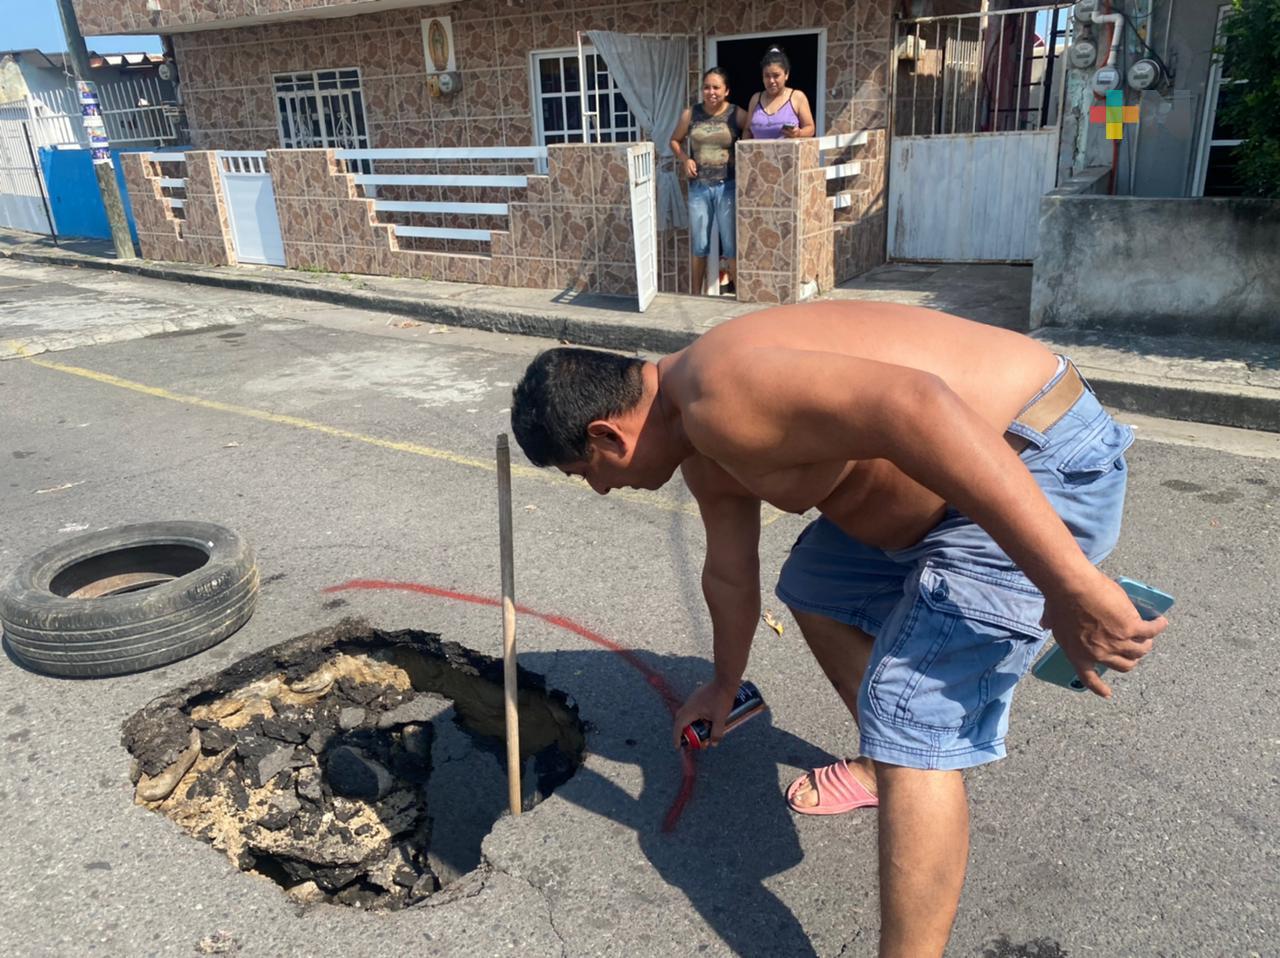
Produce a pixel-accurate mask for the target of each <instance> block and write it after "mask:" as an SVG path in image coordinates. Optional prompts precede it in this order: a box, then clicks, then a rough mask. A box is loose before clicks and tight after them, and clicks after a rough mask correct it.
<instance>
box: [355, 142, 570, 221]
mask: <svg viewBox="0 0 1280 958" xmlns="http://www.w3.org/2000/svg"><path fill="white" fill-rule="evenodd" d="M334 156H335V157H337V159H339V160H343V161H345V162H346V164H347V168H348V170H349V171H351V172H354V173H355V174H356V177H355V181H356V184H357V185H359V186H361V187H363V188H364V190H365V195H366V196H374V197H376V198H375V200H374V210H375V211H376V212H377V213H389V214H392V216H391V222H392V223H393V224H394V225H395V234H396V236H398V237H403V238H410V237H412V238H416V239H424V240H444V241H453V242H458V241H462V242H476V243H487V242H489V240H490V238H491V235H492V232H493V231H492V229H490V228H485V227H482V226H481V225H480V223H481V221H484V222H486V223H487V222H490V218H491V217H506V216H507V214H508V210H509V204H508V202H507V200H508V199H509V195H510V194H509V191H511V190H523V189H524V188H525V187H526V186H527V185H528V182H529V176H530V175H531V174H532V173H533V172H534V171H533V169H532V168H531V167H532V164H533V163H534V162H536V161H540V160H541V161H545V160H546V158H547V148H546V147H545V146H498V147H471V148H468V147H442V148H438V149H406V150H396V149H389V150H336V151H335V152H334ZM459 164H465V165H466V167H470V168H474V167H476V166H485V167H488V168H489V169H490V170H494V169H496V168H503V171H502V172H483V173H471V172H456V170H457V169H458V166H459ZM388 166H391V167H392V168H394V169H395V170H396V172H382V170H383V169H385V168H387V167H388ZM424 167H425V168H427V169H432V170H437V171H438V170H446V171H445V172H429V173H428V172H408V170H411V169H417V170H421V169H423V168H424ZM466 167H464V168H466ZM520 167H524V168H525V171H524V172H510V170H511V169H518V168H520ZM401 170H404V171H405V172H400V171H401ZM366 171H371V172H366ZM457 190H466V191H468V192H466V193H456V192H454V191H457ZM476 191H478V192H476ZM424 192H425V193H426V194H427V195H428V196H430V199H418V198H416V197H417V196H421V195H422V194H423V193H424ZM387 194H390V195H387ZM408 196H413V197H415V198H412V199H408V198H404V197H408ZM458 196H466V197H468V198H467V199H466V200H462V199H456V198H455V197H458ZM423 219H426V220H428V221H430V220H435V221H436V222H440V221H443V223H444V224H445V225H432V226H424V225H419V224H420V221H421V220H423ZM379 220H380V221H382V222H385V220H384V219H383V218H382V217H379ZM406 221H407V222H406Z"/></svg>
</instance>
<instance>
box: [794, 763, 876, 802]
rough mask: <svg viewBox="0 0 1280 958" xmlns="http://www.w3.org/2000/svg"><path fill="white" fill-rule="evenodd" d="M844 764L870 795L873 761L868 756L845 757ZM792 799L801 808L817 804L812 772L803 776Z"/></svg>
mask: <svg viewBox="0 0 1280 958" xmlns="http://www.w3.org/2000/svg"><path fill="white" fill-rule="evenodd" d="M845 765H847V766H848V767H849V771H850V772H851V773H852V774H853V777H854V778H856V779H857V780H858V782H859V783H860V784H861V785H862V786H863V787H864V788H866V790H867V791H869V792H870V793H871V794H872V795H876V794H878V793H877V792H876V767H875V763H873V762H872V761H871V759H869V758H850V759H845ZM794 800H795V803H796V805H798V806H799V807H801V808H813V807H814V806H815V805H817V804H818V792H817V789H815V788H814V787H813V773H812V772H810V773H809V774H808V775H806V776H805V778H804V782H803V783H802V784H801V785H800V787H799V788H797V789H796V791H795V795H794Z"/></svg>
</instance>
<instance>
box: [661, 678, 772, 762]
mask: <svg viewBox="0 0 1280 958" xmlns="http://www.w3.org/2000/svg"><path fill="white" fill-rule="evenodd" d="M766 708H768V706H766V705H765V704H764V696H763V695H761V694H760V690H759V689H758V688H756V686H755V683H754V682H743V683H742V684H741V685H739V686H738V694H737V695H735V696H734V697H733V705H732V706H731V707H730V709H729V717H728V718H727V719H726V720H725V723H724V730H725V732H726V733H727V732H732V731H733V730H734V729H735V728H737V727H738V726H739V725H741V724H742V723H743V722H745V721H746V720H747V719H749V718H751V717H753V716H755V715H759V714H760V713H761V712H763V711H764V710H765V709H766ZM680 737H681V744H682V745H683V746H684V747H685V748H687V749H692V750H694V751H697V750H698V749H704V748H708V747H710V745H711V723H710V722H708V721H706V720H705V719H698V721H696V722H693V723H690V724H689V725H686V726H685V727H684V732H682V733H681V736H680Z"/></svg>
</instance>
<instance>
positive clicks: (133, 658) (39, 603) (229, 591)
mask: <svg viewBox="0 0 1280 958" xmlns="http://www.w3.org/2000/svg"><path fill="white" fill-rule="evenodd" d="M257 598H258V570H257V566H256V565H255V564H254V557H253V549H252V548H251V547H250V545H249V543H248V542H246V541H245V539H244V538H243V537H241V536H240V535H238V534H237V533H235V532H233V531H231V530H230V529H226V528H223V527H222V526H217V525H213V524H212V523H208V522H146V523H141V524H139V525H132V526H121V527H118V528H115V529H106V530H103V531H101V532H92V533H89V534H88V535H84V536H78V537H77V538H75V539H71V540H68V541H66V542H61V543H58V544H57V545H55V546H51V547H50V548H48V549H45V550H44V551H43V552H41V553H39V554H38V555H35V556H33V557H32V558H30V559H28V560H27V561H26V562H25V563H23V564H22V565H21V566H19V567H18V569H17V570H15V571H14V573H13V574H12V575H11V576H9V578H8V579H7V580H6V581H5V582H4V584H3V586H0V625H2V626H3V628H4V638H5V641H6V643H7V645H8V647H9V652H10V655H11V656H12V657H13V658H14V659H15V660H16V661H17V662H18V663H19V664H21V665H23V666H25V667H27V668H30V669H32V670H34V671H37V672H43V673H45V674H47V675H60V676H67V677H79V678H89V677H102V676H109V675H126V674H128V673H130V672H140V671H143V670H144V669H151V668H155V667H157V666H160V665H165V664H167V663H169V662H176V661H177V660H178V659H184V658H186V657H187V656H189V655H195V654H196V653H197V652H202V651H204V650H205V649H207V648H209V647H210V646H213V645H216V644H217V643H219V642H221V641H222V640H223V639H225V638H226V637H227V636H229V635H231V634H232V633H233V632H235V631H236V630H237V629H238V628H240V626H242V625H244V623H245V622H247V621H248V619H249V616H251V615H252V614H253V607H254V604H255V602H256V601H257Z"/></svg>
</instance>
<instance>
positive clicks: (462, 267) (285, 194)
mask: <svg viewBox="0 0 1280 958" xmlns="http://www.w3.org/2000/svg"><path fill="white" fill-rule="evenodd" d="M629 149H635V147H630V146H627V145H616V146H608V145H602V146H553V147H551V148H550V150H549V151H548V152H549V159H548V175H547V176H534V177H530V178H529V186H528V189H527V191H526V193H525V195H524V197H523V198H522V199H521V200H519V201H515V202H512V203H511V204H510V229H509V230H503V231H495V232H494V233H493V237H492V242H491V243H490V244H489V253H488V255H480V254H473V253H456V252H441V251H438V250H425V251H423V250H414V249H404V248H402V247H401V245H400V242H399V240H398V239H397V238H396V236H395V231H394V227H393V226H392V225H390V224H387V223H379V222H377V221H376V219H375V213H374V209H373V201H372V200H369V199H364V198H362V197H361V196H360V195H359V189H358V187H357V186H356V184H355V181H354V177H353V176H352V175H351V174H349V173H346V172H345V171H344V170H343V166H344V164H342V163H340V162H338V161H336V160H334V158H333V151H331V150H271V151H269V152H268V163H269V166H270V169H271V177H272V182H273V186H274V189H275V196H276V209H277V212H278V214H279V218H280V234H281V237H282V239H283V240H284V253H285V263H286V265H288V266H289V267H291V268H293V269H321V270H325V271H327V272H334V273H366V274H373V275H382V276H399V277H405V278H414V279H434V280H446V281H450V282H459V283H486V284H490V285H495V286H522V287H533V288H577V289H582V290H590V291H592V292H598V293H607V294H612V295H619V296H632V295H634V294H635V264H634V261H633V253H632V250H633V247H634V242H633V237H632V229H631V206H630V193H629V188H628V187H629V176H628V168H627V159H626V157H627V152H628V150H629Z"/></svg>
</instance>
